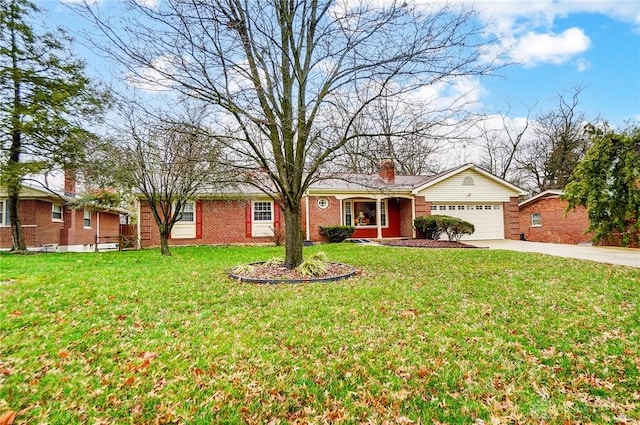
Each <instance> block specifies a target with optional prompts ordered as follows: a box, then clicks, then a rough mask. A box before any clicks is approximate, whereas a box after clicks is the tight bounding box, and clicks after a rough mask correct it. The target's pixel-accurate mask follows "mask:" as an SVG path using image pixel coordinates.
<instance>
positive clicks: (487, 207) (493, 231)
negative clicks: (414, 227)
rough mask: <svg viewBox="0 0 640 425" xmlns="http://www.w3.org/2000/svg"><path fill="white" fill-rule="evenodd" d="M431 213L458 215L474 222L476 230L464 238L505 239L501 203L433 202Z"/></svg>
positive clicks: (470, 239)
mask: <svg viewBox="0 0 640 425" xmlns="http://www.w3.org/2000/svg"><path fill="white" fill-rule="evenodd" d="M431 214H440V215H448V216H451V217H457V218H460V219H462V220H465V221H468V222H469V223H471V224H473V225H474V227H475V229H476V231H475V232H474V233H473V234H472V235H465V236H464V237H463V238H462V240H467V241H472V240H482V239H504V212H503V208H502V204H500V203H484V204H480V203H478V204H454V203H448V204H437V203H436V204H431ZM444 237H446V235H445V236H444Z"/></svg>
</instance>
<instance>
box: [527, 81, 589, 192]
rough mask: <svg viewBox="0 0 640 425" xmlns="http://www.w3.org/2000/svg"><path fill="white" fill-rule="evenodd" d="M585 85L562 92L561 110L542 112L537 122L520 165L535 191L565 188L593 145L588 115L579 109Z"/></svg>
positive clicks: (559, 97)
mask: <svg viewBox="0 0 640 425" xmlns="http://www.w3.org/2000/svg"><path fill="white" fill-rule="evenodd" d="M581 92H582V88H580V87H577V88H574V89H573V90H572V91H571V92H570V93H569V96H566V95H564V94H562V93H560V94H558V109H556V110H553V111H549V112H546V113H543V114H541V115H540V116H539V117H538V118H537V119H536V122H535V126H534V127H533V131H534V134H535V138H534V139H533V140H531V141H529V142H527V143H526V144H525V145H524V146H523V149H522V151H521V154H520V156H519V157H518V166H519V168H521V169H522V170H523V171H524V172H525V173H526V175H527V179H528V180H529V186H531V187H532V188H533V191H534V192H538V193H539V192H543V191H545V190H548V189H563V188H564V187H565V185H566V184H567V183H568V180H569V177H570V176H571V173H572V172H573V170H574V168H575V167H576V165H577V164H578V162H580V160H581V159H582V158H583V157H584V155H585V153H586V152H587V149H588V148H589V138H588V137H587V136H586V134H585V131H584V126H585V124H586V119H585V116H584V114H583V113H582V112H579V111H578V97H579V95H580V93H581Z"/></svg>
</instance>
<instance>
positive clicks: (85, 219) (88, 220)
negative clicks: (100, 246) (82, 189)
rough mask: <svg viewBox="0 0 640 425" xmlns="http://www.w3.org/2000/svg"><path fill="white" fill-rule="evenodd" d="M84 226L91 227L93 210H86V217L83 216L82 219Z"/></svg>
mask: <svg viewBox="0 0 640 425" xmlns="http://www.w3.org/2000/svg"><path fill="white" fill-rule="evenodd" d="M82 223H83V225H84V227H86V228H89V229H90V228H91V211H89V210H84V217H83V221H82Z"/></svg>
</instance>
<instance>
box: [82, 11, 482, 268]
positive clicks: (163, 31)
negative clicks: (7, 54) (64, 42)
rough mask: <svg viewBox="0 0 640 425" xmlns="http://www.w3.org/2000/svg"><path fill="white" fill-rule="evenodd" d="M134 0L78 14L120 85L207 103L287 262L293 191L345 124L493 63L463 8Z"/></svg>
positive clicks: (327, 155)
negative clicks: (263, 200)
mask: <svg viewBox="0 0 640 425" xmlns="http://www.w3.org/2000/svg"><path fill="white" fill-rule="evenodd" d="M144 3H145V2H139V1H135V0H129V1H124V2H122V3H109V7H108V8H106V7H102V8H101V5H100V3H93V2H91V4H89V2H87V3H85V4H84V7H82V12H81V13H82V14H83V15H84V16H86V17H87V18H89V19H90V20H92V21H93V23H94V24H95V27H96V28H97V29H98V30H99V32H100V33H101V34H102V36H103V37H104V39H103V40H102V41H103V42H98V44H100V46H101V48H102V49H103V51H104V52H105V53H107V54H109V55H110V56H111V57H112V58H114V59H116V60H117V61H119V63H120V65H123V66H124V67H125V68H126V69H127V71H128V72H129V73H130V79H131V80H132V81H136V82H138V83H145V84H153V85H156V86H158V85H162V86H165V87H166V88H169V89H172V90H176V91H180V92H182V93H183V94H185V95H187V96H190V97H191V98H194V99H198V100H200V101H202V102H204V103H206V104H208V105H210V106H214V107H216V108H217V112H218V113H219V114H220V117H219V118H220V119H219V120H218V121H219V122H222V123H224V124H225V128H224V129H223V131H220V133H221V134H228V135H231V136H232V137H228V138H227V139H226V141H227V147H228V148H229V149H231V150H232V151H233V154H234V155H236V157H237V158H238V160H239V161H238V166H241V167H246V168H253V169H254V170H256V172H257V171H258V170H260V175H261V176H265V175H266V176H267V177H268V179H269V180H270V182H271V184H270V189H269V190H270V193H272V194H273V193H275V195H274V197H275V200H276V201H277V202H278V203H279V204H280V206H281V208H282V210H283V212H284V221H285V227H286V245H285V261H286V264H287V266H288V267H295V266H297V265H298V264H300V263H301V262H302V259H303V255H302V246H303V244H302V241H303V235H302V226H301V216H300V213H301V206H302V197H303V195H304V193H305V191H306V190H307V189H308V187H309V185H310V184H311V183H313V182H314V181H315V180H316V179H317V178H318V176H319V173H320V171H321V170H322V167H323V166H324V165H325V164H326V163H327V162H328V161H332V160H334V159H335V157H336V155H337V153H338V152H339V151H340V149H341V148H342V147H343V146H344V145H345V144H346V143H347V142H348V141H349V140H352V139H354V138H356V137H358V134H357V128H356V126H355V124H356V123H357V122H358V118H359V117H360V116H361V114H362V113H363V111H364V110H365V109H366V107H367V106H368V105H369V104H371V103H372V102H375V101H376V100H378V99H380V98H383V97H388V98H399V97H402V96H405V95H407V94H409V93H411V92H413V91H415V90H416V89H418V88H420V87H424V86H427V85H434V84H443V83H447V82H452V81H454V80H455V79H456V78H460V77H464V76H478V75H483V74H486V73H488V72H490V71H491V70H492V67H493V65H492V63H491V61H488V60H486V59H487V57H488V54H489V49H485V47H489V44H491V43H492V40H491V39H489V38H487V37H486V36H485V34H483V33H482V28H480V27H479V26H478V25H477V22H478V21H477V20H474V12H473V11H472V10H469V9H468V8H467V7H466V6H455V5H448V4H441V3H429V4H425V5H421V6H419V7H418V6H416V5H415V4H413V3H411V2H406V1H404V0H401V1H398V2H396V1H391V2H388V3H387V2H385V3H384V5H382V4H379V3H376V2H368V1H353V2H352V1H349V2H332V1H318V0H311V1H307V0H297V1H296V0H283V1H275V0H273V1H265V2H258V1H251V0H212V1H207V2H202V1H200V0H181V1H177V0H167V1H162V2H159V3H158V4H157V5H156V4H154V5H153V6H152V7H146V6H145V5H144ZM119 5H123V7H126V13H123V11H122V10H117V7H118V6H119ZM110 11H113V12H114V14H113V15H112V17H111V18H110V17H109V16H108V14H109V12H110ZM92 39H93V40H97V35H96V34H93V35H92ZM335 124H338V125H335ZM261 187H263V188H264V186H263V185H261Z"/></svg>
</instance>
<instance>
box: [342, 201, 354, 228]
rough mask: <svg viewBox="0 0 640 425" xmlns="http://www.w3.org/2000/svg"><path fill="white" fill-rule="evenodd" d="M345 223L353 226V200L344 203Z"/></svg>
mask: <svg viewBox="0 0 640 425" xmlns="http://www.w3.org/2000/svg"><path fill="white" fill-rule="evenodd" d="M344 225H345V226H353V213H352V212H351V201H345V203H344Z"/></svg>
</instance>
